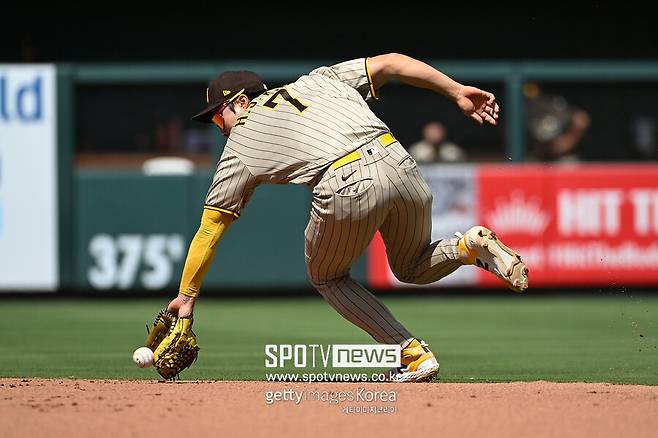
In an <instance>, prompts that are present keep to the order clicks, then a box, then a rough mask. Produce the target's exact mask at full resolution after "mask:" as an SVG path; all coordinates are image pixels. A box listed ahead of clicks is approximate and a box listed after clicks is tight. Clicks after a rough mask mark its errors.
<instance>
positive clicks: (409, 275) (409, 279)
mask: <svg viewBox="0 0 658 438" xmlns="http://www.w3.org/2000/svg"><path fill="white" fill-rule="evenodd" d="M391 271H393V275H395V278H397V279H398V280H400V281H401V282H402V283H407V284H415V281H414V280H415V278H414V275H413V272H411V271H410V270H409V269H402V268H396V267H393V266H391Z"/></svg>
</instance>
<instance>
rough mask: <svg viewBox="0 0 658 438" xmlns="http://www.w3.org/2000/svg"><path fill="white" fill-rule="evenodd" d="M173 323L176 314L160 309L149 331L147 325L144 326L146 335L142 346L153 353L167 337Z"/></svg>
mask: <svg viewBox="0 0 658 438" xmlns="http://www.w3.org/2000/svg"><path fill="white" fill-rule="evenodd" d="M175 322H176V314H174V313H172V312H169V311H168V310H167V309H162V310H161V311H160V313H158V315H157V316H156V317H155V321H153V326H152V327H151V329H150V330H149V327H148V325H147V326H146V332H147V333H148V335H147V336H146V340H145V341H144V346H145V347H148V348H149V349H150V350H151V351H155V350H156V348H158V346H159V345H160V343H161V342H162V341H163V340H164V338H166V337H167V333H169V330H170V329H171V327H172V326H173V325H174V323H175Z"/></svg>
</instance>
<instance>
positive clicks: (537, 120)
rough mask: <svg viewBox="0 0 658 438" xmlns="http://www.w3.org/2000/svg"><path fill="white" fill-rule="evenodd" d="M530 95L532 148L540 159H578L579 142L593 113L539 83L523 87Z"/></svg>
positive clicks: (528, 118)
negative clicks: (544, 91)
mask: <svg viewBox="0 0 658 438" xmlns="http://www.w3.org/2000/svg"><path fill="white" fill-rule="evenodd" d="M523 91H524V94H525V96H526V111H527V112H526V114H527V119H526V122H527V128H528V134H529V137H530V141H529V142H528V147H529V150H530V151H531V154H532V155H534V158H535V159H536V160H539V161H562V162H573V161H578V160H579V157H578V145H579V144H580V141H581V140H582V138H583V136H584V135H585V133H586V132H587V129H588V128H589V125H590V117H589V114H588V113H587V112H586V111H585V110H583V109H581V108H575V107H573V106H571V105H569V103H568V102H567V101H566V99H565V98H564V97H563V96H558V95H551V94H545V93H542V92H541V91H540V89H539V86H538V85H537V84H535V83H528V84H526V85H525V86H524V88H523Z"/></svg>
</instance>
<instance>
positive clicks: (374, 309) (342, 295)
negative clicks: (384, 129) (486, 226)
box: [305, 140, 462, 344]
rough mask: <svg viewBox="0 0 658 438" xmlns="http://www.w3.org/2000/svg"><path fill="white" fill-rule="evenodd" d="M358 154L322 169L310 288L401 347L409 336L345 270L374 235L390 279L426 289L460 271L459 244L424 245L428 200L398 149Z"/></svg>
mask: <svg viewBox="0 0 658 438" xmlns="http://www.w3.org/2000/svg"><path fill="white" fill-rule="evenodd" d="M359 154H360V156H361V159H360V160H358V161H354V162H352V163H349V164H347V165H344V166H342V167H340V168H338V169H331V168H330V169H329V170H327V171H326V172H325V173H324V175H323V176H322V178H321V179H320V181H319V183H318V184H317V185H316V186H315V187H314V189H313V203H312V207H311V214H310V220H309V223H308V226H307V227H306V232H305V238H306V247H305V255H306V265H307V269H308V273H309V277H310V279H311V282H312V283H313V285H314V286H315V287H316V288H317V290H318V291H319V292H320V294H322V296H323V297H324V299H325V300H326V301H327V303H329V304H330V305H331V306H332V307H333V308H334V309H335V310H336V311H338V313H340V314H341V315H342V316H343V317H344V318H346V319H347V320H349V321H350V322H352V323H353V324H355V325H357V326H359V327H361V328H362V329H363V330H365V331H366V332H368V333H369V334H370V335H371V336H372V337H373V338H374V339H375V340H376V341H378V342H381V343H387V344H396V343H402V342H404V341H405V340H406V339H409V338H411V337H413V335H412V334H411V333H409V331H408V330H407V329H406V328H405V327H404V326H403V325H402V324H401V323H400V322H399V321H398V320H396V319H395V317H394V316H393V315H392V314H391V312H390V311H389V310H388V308H387V307H386V306H385V305H384V304H383V303H382V302H381V300H379V299H378V298H377V297H375V296H374V295H373V294H371V293H370V292H369V291H368V290H367V289H366V288H364V287H363V286H362V285H360V284H359V283H357V282H356V281H354V280H353V279H352V278H351V277H350V267H351V266H352V264H353V263H354V262H355V261H356V260H357V258H359V256H360V255H361V254H362V253H363V251H364V250H365V249H366V248H367V246H368V244H369V243H370V241H371V240H372V237H373V236H374V234H375V232H376V231H377V230H380V233H381V235H382V237H383V239H384V242H385V244H386V252H387V255H388V260H389V264H390V266H391V269H392V270H393V273H394V274H395V276H396V277H397V278H398V279H399V280H400V281H403V282H405V283H414V284H427V283H432V282H434V281H437V280H439V279H440V278H442V277H445V276H446V275H448V274H450V273H451V272H453V271H454V270H455V269H457V268H458V267H459V266H461V265H462V263H461V262H460V261H459V249H458V243H457V242H458V239H456V238H455V239H446V240H440V241H437V242H433V243H432V242H430V235H431V231H432V215H431V210H432V194H431V193H430V191H429V188H428V186H427V184H426V183H425V181H424V180H423V177H422V175H421V174H420V172H419V170H418V168H417V167H416V163H415V161H414V160H413V158H411V156H409V154H408V153H407V151H406V150H405V149H404V148H403V147H402V145H400V143H398V142H395V143H392V144H391V145H389V146H388V147H384V146H383V145H382V144H381V143H380V142H379V140H375V141H373V142H371V143H369V144H367V145H365V146H362V147H361V148H360V149H359Z"/></svg>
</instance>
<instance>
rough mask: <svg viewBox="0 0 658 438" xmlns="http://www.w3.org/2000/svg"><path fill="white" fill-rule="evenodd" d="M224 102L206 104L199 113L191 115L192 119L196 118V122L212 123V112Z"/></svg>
mask: <svg viewBox="0 0 658 438" xmlns="http://www.w3.org/2000/svg"><path fill="white" fill-rule="evenodd" d="M222 103H224V102H219V103H213V104H212V105H208V106H207V107H206V108H205V109H203V110H202V111H201V112H200V113H198V114H196V115H195V116H193V117H192V120H196V121H197V122H201V123H212V116H213V112H214V111H215V110H216V109H217V108H218V107H219V106H220V105H221V104H222Z"/></svg>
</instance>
